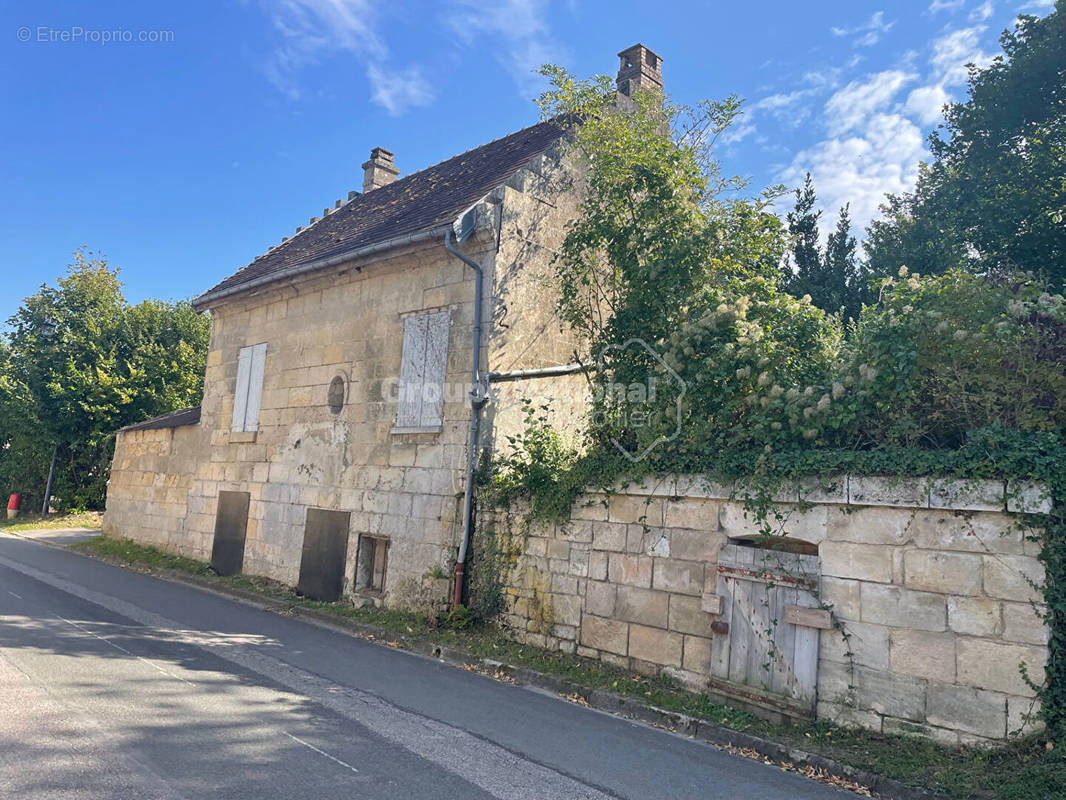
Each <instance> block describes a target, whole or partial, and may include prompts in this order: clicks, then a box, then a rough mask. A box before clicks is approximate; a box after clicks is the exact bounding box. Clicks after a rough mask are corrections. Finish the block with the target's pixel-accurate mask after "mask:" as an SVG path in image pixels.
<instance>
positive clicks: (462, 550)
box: [444, 226, 489, 608]
mask: <svg viewBox="0 0 1066 800" xmlns="http://www.w3.org/2000/svg"><path fill="white" fill-rule="evenodd" d="M444 247H445V249H446V250H447V251H448V252H449V253H451V254H452V255H454V256H456V257H457V258H459V259H460V260H461V261H462V262H463V263H464V264H466V265H467V266H468V267H470V269H472V270H474V337H473V348H474V357H473V365H472V367H471V370H470V385H471V388H470V439H469V442H468V444H467V451H466V495H465V496H464V497H463V538H462V540H461V541H460V543H459V554H458V556H457V557H456V559H455V593H454V595H453V596H452V608H456V607H458V606H459V605H460V604H461V603H462V602H463V583H464V581H463V578H464V575H465V572H466V556H467V553H468V552H469V550H470V541H471V539H472V538H473V524H474V479H475V476H476V475H477V462H478V457H477V455H478V454H477V445H478V434H479V431H480V428H481V409H482V408H484V407H485V403H487V402H488V399H489V398H488V393H487V392H486V391H483V387H482V380H481V308H482V306H483V305H484V303H483V295H482V293H483V291H484V288H483V284H484V272H483V271H482V269H481V265H480V264H478V263H477V262H476V261H474V260H473V259H471V258H468V257H467V256H465V255H463V254H462V253H461V252H460V251H459V250H458V248H456V247H455V246H454V245H453V244H452V229H451V226H449V227H448V229H447V231H445V233H444Z"/></svg>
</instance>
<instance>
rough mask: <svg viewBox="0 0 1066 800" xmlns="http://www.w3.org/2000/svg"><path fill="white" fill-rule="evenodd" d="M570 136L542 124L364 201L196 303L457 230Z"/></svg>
mask: <svg viewBox="0 0 1066 800" xmlns="http://www.w3.org/2000/svg"><path fill="white" fill-rule="evenodd" d="M563 132H564V129H563V127H561V126H560V125H559V124H557V123H556V122H541V123H539V124H537V125H533V126H531V127H529V128H525V129H523V130H520V131H518V132H517V133H512V134H511V135H509V136H504V137H503V138H502V139H497V140H496V141H493V142H489V143H488V144H485V145H482V146H481V147H478V148H476V149H474V150H469V151H467V152H465V153H462V154H461V155H458V156H455V157H454V158H450V159H448V160H447V161H443V162H441V163H440V164H437V165H436V166H433V167H428V168H426V169H424V170H422V171H421V172H415V173H413V174H411V175H408V176H407V177H405V178H401V179H399V180H397V181H395V182H394V183H391V184H389V185H388V186H382V187H381V188H378V189H374V190H373V191H371V192H367V193H365V194H361V195H357V196H356V197H354V198H353V199H352V200H350V201H349V202H347V203H346V204H344V205H342V206H341V207H340V208H338V209H337V210H336V211H333V212H332V213H330V214H328V215H326V216H325V217H323V218H322V219H320V220H318V222H316V223H315V224H313V225H311V226H309V227H308V228H306V229H304V230H302V231H300V232H299V233H298V234H296V235H295V236H293V237H292V238H291V239H289V240H288V241H286V242H284V243H282V244H280V245H278V246H277V247H274V248H273V249H271V250H269V251H268V252H266V253H264V254H263V255H261V256H259V258H257V259H255V261H253V262H252V263H251V264H249V265H248V266H246V267H244V268H243V269H241V270H240V271H238V272H236V273H234V274H233V275H231V276H230V277H228V278H226V280H224V281H222V282H221V283H220V284H218V285H217V286H214V287H213V288H211V289H209V290H208V291H207V292H205V293H204V294H203V295H201V296H200V297H199V298H197V300H196V304H197V305H199V306H203V305H206V304H207V303H209V302H210V300H211V299H212V296H214V295H220V294H229V293H231V292H232V291H233V290H236V289H239V288H240V287H241V286H243V285H245V284H250V283H254V285H257V286H258V285H262V284H263V283H264V282H268V281H269V280H270V279H271V276H272V275H276V274H278V273H282V272H287V271H288V270H289V269H290V268H294V267H299V266H300V265H303V264H306V263H308V262H313V261H318V260H321V259H326V258H329V257H330V256H339V255H342V254H344V253H348V252H351V251H354V250H359V249H362V248H365V247H371V246H373V245H377V244H381V243H384V242H387V241H389V240H392V239H396V238H398V237H403V236H407V235H414V234H417V233H421V232H425V231H431V230H434V229H436V228H440V227H442V226H444V225H447V224H449V223H452V222H454V221H455V219H456V217H458V216H459V214H461V213H462V212H463V211H465V210H466V209H467V208H469V207H470V206H471V205H473V204H474V203H476V202H477V201H478V200H479V199H480V198H482V197H483V196H485V195H486V194H488V193H489V192H490V191H492V189H494V188H495V187H496V186H499V185H500V184H502V183H504V182H505V181H506V180H507V178H508V177H510V176H511V175H512V174H513V173H515V172H517V171H518V170H519V169H520V168H521V167H522V166H523V165H524V164H526V162H528V161H529V160H530V159H532V158H534V157H536V156H538V155H540V154H541V153H544V152H545V151H547V150H548V149H549V148H550V147H551V146H552V145H553V144H554V143H555V142H556V141H557V140H558V139H559V138H560V137H561V136H562V135H563Z"/></svg>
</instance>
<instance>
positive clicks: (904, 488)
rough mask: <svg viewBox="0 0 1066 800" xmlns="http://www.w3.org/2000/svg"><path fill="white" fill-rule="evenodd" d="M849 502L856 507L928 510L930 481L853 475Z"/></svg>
mask: <svg viewBox="0 0 1066 800" xmlns="http://www.w3.org/2000/svg"><path fill="white" fill-rule="evenodd" d="M848 502H849V503H850V504H851V505H855V506H893V507H896V508H928V506H929V481H928V479H926V478H897V477H875V476H870V477H858V476H855V475H852V476H850V477H849V478H848Z"/></svg>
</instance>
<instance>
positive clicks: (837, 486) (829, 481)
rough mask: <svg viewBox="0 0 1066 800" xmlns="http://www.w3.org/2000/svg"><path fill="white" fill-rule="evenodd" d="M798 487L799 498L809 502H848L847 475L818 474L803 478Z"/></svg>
mask: <svg viewBox="0 0 1066 800" xmlns="http://www.w3.org/2000/svg"><path fill="white" fill-rule="evenodd" d="M797 488H798V492H799V499H800V500H801V501H805V502H808V503H833V504H837V505H846V504H847V502H848V476H847V475H818V476H814V477H808V478H801V479H800V481H799V484H798V487H797Z"/></svg>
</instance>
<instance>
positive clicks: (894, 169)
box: [779, 113, 927, 236]
mask: <svg viewBox="0 0 1066 800" xmlns="http://www.w3.org/2000/svg"><path fill="white" fill-rule="evenodd" d="M926 156H927V153H926V151H925V148H924V146H923V144H922V132H921V129H920V128H919V127H918V126H917V125H915V124H914V123H913V122H912V121H911V120H909V119H907V118H906V117H904V116H902V115H900V114H895V113H875V114H873V115H872V116H871V117H870V118H869V119H867V120H865V121H864V123H863V125H862V129H861V130H860V131H858V132H857V133H855V134H854V135H852V136H847V137H842V136H837V137H833V138H830V139H827V140H825V141H822V142H819V143H818V144H816V145H814V146H813V147H811V148H808V149H806V150H803V151H801V152H799V153H797V154H796V155H795V157H794V158H793V159H792V163H791V164H790V165H789V166H788V167H786V168H785V169H784V170H782V171H781V172H780V174H779V180H781V182H782V183H784V184H785V185H787V186H799V185H800V184H802V182H803V176H804V175H805V174H806V173H807V172H808V171H809V172H810V173H811V175H812V176H813V178H814V185H815V188H816V190H817V192H818V200H819V205H820V206H821V207H822V208H823V209H824V211H825V212H826V214H825V215H826V217H828V218H829V219H830V220H831V219H833V218H834V217H835V214H836V211H837V209H838V208H839V207H840V206H842V205H844V204H845V203H850V205H851V208H850V213H851V219H852V224H853V225H854V227H855V230H856V231H861V230H863V229H864V228H865V227H866V226H867V225H869V223H870V221H871V220H872V219H874V218H875V217H876V216H877V207H878V206H879V205H880V204H881V203H882V202H883V201H884V196H885V195H886V194H888V193H896V192H904V191H910V190H911V189H912V188H913V187H914V182H915V180H917V177H918V163H919V162H920V161H921V160H922V159H923V158H925V157H926ZM822 227H823V229H824V230H823V231H822V233H823V236H824V235H825V234H827V233H828V231H829V230H830V229H831V224H829V225H823V226H822Z"/></svg>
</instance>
